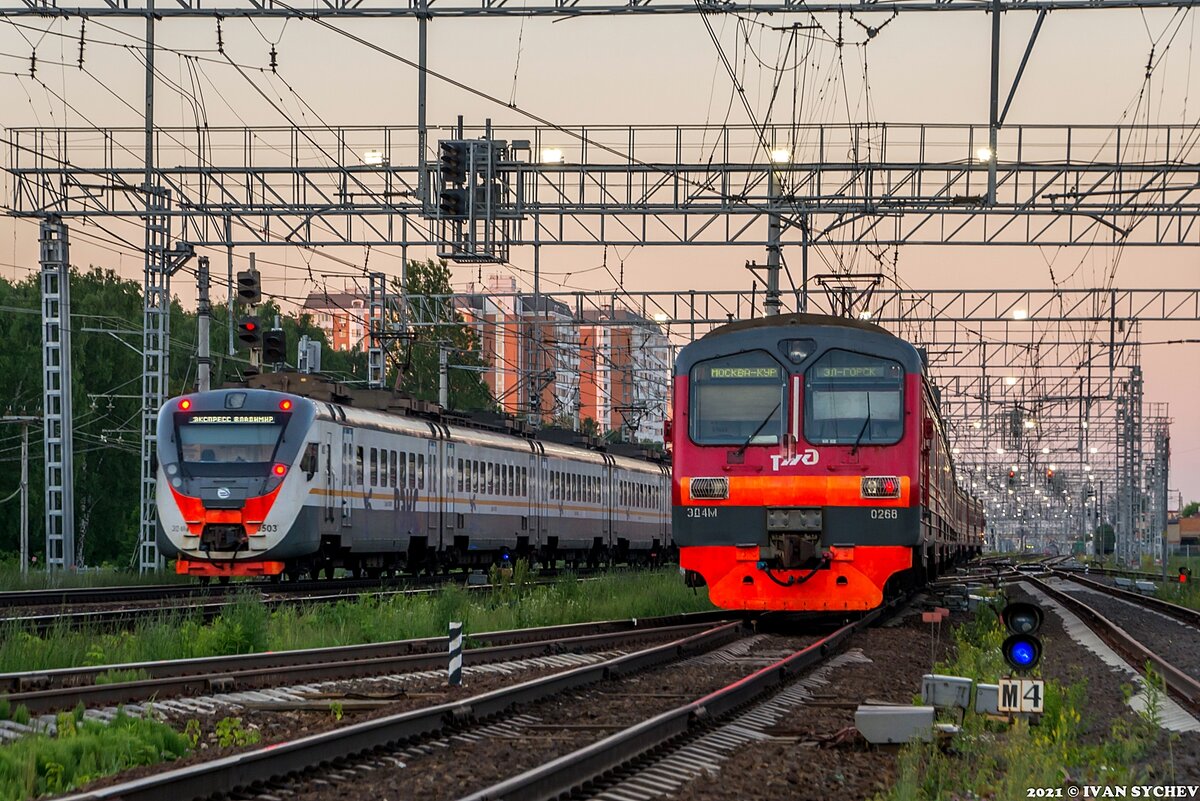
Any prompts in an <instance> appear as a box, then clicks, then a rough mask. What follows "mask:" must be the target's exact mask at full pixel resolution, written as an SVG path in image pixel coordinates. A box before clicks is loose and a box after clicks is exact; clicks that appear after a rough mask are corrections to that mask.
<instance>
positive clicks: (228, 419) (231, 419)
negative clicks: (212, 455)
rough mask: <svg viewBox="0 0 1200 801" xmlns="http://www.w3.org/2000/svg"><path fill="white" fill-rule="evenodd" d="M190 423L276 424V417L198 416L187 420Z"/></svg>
mask: <svg viewBox="0 0 1200 801" xmlns="http://www.w3.org/2000/svg"><path fill="white" fill-rule="evenodd" d="M187 422H188V423H191V424H193V425H196V424H205V423H208V424H214V423H216V424H226V423H257V424H258V425H262V424H263V423H274V422H275V415H273V414H243V415H232V414H198V415H195V416H193V417H189V418H188V419H187Z"/></svg>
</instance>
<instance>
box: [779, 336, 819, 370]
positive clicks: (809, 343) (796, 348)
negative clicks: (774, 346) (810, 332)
mask: <svg viewBox="0 0 1200 801" xmlns="http://www.w3.org/2000/svg"><path fill="white" fill-rule="evenodd" d="M779 349H780V350H781V351H783V355H784V356H787V359H788V361H789V362H791V363H792V364H800V363H801V362H803V361H804V360H805V359H807V358H808V357H809V356H812V354H813V351H814V350H816V349H817V343H816V342H815V341H813V340H811V339H785V340H783V341H782V342H780V343H779Z"/></svg>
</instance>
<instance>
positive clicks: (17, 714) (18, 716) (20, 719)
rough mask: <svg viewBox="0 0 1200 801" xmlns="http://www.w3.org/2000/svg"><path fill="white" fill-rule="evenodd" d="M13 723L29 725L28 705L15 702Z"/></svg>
mask: <svg viewBox="0 0 1200 801" xmlns="http://www.w3.org/2000/svg"><path fill="white" fill-rule="evenodd" d="M12 719H13V723H20V724H21V725H22V726H28V725H29V707H27V706H25V705H24V704H17V708H16V709H14V710H13V713H12Z"/></svg>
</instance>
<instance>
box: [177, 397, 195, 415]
mask: <svg viewBox="0 0 1200 801" xmlns="http://www.w3.org/2000/svg"><path fill="white" fill-rule="evenodd" d="M190 408H192V402H191V401H190V400H188V399H187V398H184V399H183V400H181V401H180V402H179V410H180V411H182V412H186V411H187V410H188V409H190Z"/></svg>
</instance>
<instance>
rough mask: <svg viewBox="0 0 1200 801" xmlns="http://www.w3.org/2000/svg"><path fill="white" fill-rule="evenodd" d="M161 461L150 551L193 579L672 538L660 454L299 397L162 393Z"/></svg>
mask: <svg viewBox="0 0 1200 801" xmlns="http://www.w3.org/2000/svg"><path fill="white" fill-rule="evenodd" d="M301 386H302V382H301V381H300V380H299V379H297V381H296V382H295V387H296V389H298V390H299V389H300V387H301ZM158 461H159V466H158V487H157V504H158V518H159V532H158V543H159V547H160V548H161V550H162V552H163V554H164V555H166V556H167V557H168V558H174V559H175V560H176V571H177V572H179V573H184V574H188V575H194V576H199V577H202V578H211V577H219V578H222V579H226V578H228V577H230V576H237V575H268V576H278V575H280V574H286V575H288V576H289V577H293V578H294V577H299V576H300V575H302V574H309V575H313V576H316V575H317V574H318V573H324V574H325V575H327V576H332V575H333V571H334V569H335V568H338V567H342V568H346V569H347V570H349V571H351V572H353V573H355V574H365V575H368V576H375V575H379V574H381V573H384V572H388V573H391V572H394V571H411V572H416V571H421V570H434V569H449V568H452V567H472V566H485V565H490V564H493V563H495V562H497V561H502V560H503V559H506V558H513V559H516V558H527V559H531V560H537V561H540V562H542V563H549V564H553V563H554V562H556V561H557V560H565V561H568V562H574V563H591V564H598V563H600V562H606V561H619V562H640V561H657V560H659V559H661V558H662V557H663V555H664V549H666V548H668V547H669V545H670V519H669V510H668V502H669V501H668V499H669V493H668V481H669V476H668V470H667V467H666V466H665V465H664V464H662V463H660V462H655V461H648V460H644V459H639V458H632V457H629V456H622V455H616V454H614V453H608V452H603V451H598V450H592V449H588V448H584V447H576V446H572V445H564V444H559V443H556V442H549V441H544V440H539V439H533V438H530V437H526V436H515V435H512V434H508V433H504V432H503V431H499V430H482V429H476V428H468V427H465V426H463V425H452V424H447V423H445V422H440V421H439V420H437V419H430V418H424V417H416V416H407V415H404V414H397V413H392V412H389V411H386V410H379V409H373V408H363V407H358V406H353V405H349V404H348V403H346V402H344V401H343V402H334V401H332V400H316V399H313V398H310V397H305V396H304V395H301V394H299V392H298V391H273V390H269V389H252V388H231V389H220V390H213V391H210V392H200V393H194V394H191V395H186V396H183V397H180V398H175V399H172V400H170V401H168V402H167V404H166V405H165V406H163V408H162V410H161V412H160V413H159V418H158Z"/></svg>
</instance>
